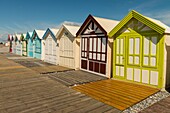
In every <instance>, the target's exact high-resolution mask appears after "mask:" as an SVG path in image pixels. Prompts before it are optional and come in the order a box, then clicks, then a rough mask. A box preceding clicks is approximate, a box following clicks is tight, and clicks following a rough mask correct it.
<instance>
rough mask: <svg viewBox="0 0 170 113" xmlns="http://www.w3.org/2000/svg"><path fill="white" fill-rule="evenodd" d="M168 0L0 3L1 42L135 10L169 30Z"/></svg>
mask: <svg viewBox="0 0 170 113" xmlns="http://www.w3.org/2000/svg"><path fill="white" fill-rule="evenodd" d="M169 4H170V3H169V0H0V40H4V39H7V34H13V33H26V32H27V31H33V30H34V29H47V28H48V27H57V26H59V25H60V24H61V23H63V22H76V23H82V22H83V21H84V20H85V19H86V17H87V16H88V15H89V14H92V15H94V16H99V17H104V18H110V19H115V20H121V19H122V18H123V17H124V16H125V15H127V13H128V12H129V11H130V10H132V9H134V10H136V11H138V12H140V13H142V14H144V15H146V16H149V17H152V18H156V19H159V20H161V21H162V22H164V23H166V24H167V25H169V26H170V7H169Z"/></svg>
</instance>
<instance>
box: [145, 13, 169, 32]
mask: <svg viewBox="0 0 170 113" xmlns="http://www.w3.org/2000/svg"><path fill="white" fill-rule="evenodd" d="M144 17H146V18H147V19H149V20H151V21H152V22H154V23H156V24H158V25H160V26H161V27H163V28H165V33H170V27H169V26H167V25H166V24H164V23H163V22H161V21H160V20H157V19H153V18H150V17H147V16H144Z"/></svg>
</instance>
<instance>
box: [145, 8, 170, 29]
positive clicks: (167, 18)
mask: <svg viewBox="0 0 170 113" xmlns="http://www.w3.org/2000/svg"><path fill="white" fill-rule="evenodd" d="M144 15H146V16H148V17H151V18H155V19H157V20H160V21H161V22H163V23H165V24H166V25H169V26H170V11H168V10H161V11H156V12H151V13H148V12H146V13H144Z"/></svg>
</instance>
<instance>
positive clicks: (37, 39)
mask: <svg viewBox="0 0 170 113" xmlns="http://www.w3.org/2000/svg"><path fill="white" fill-rule="evenodd" d="M44 34H45V30H34V31H33V34H32V40H33V58H37V59H42V57H41V55H42V44H43V41H42V38H43V35H44Z"/></svg>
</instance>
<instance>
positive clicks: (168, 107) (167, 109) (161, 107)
mask: <svg viewBox="0 0 170 113" xmlns="http://www.w3.org/2000/svg"><path fill="white" fill-rule="evenodd" d="M141 113H170V96H169V97H167V98H165V99H163V100H161V101H159V102H157V103H155V104H154V105H152V106H150V107H148V108H147V109H145V110H143V111H142V112H141Z"/></svg>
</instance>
